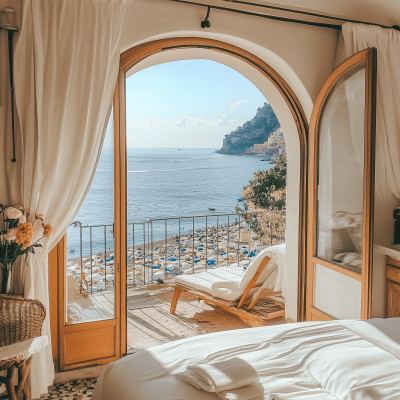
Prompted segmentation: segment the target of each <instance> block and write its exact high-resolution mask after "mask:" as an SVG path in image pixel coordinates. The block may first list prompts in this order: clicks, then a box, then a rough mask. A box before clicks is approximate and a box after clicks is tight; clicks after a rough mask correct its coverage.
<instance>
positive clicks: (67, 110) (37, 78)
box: [15, 0, 129, 398]
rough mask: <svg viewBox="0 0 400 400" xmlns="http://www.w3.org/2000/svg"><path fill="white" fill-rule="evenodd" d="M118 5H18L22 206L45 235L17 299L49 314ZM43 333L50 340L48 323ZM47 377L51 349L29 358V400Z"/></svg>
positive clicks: (98, 125)
mask: <svg viewBox="0 0 400 400" xmlns="http://www.w3.org/2000/svg"><path fill="white" fill-rule="evenodd" d="M128 2H129V1H125V0H119V1H117V0H24V3H23V21H22V28H21V35H20V37H19V39H18V42H17V44H16V49H15V92H16V103H17V109H18V114H19V118H20V124H21V131H22V141H23V143H22V172H21V174H22V179H21V181H22V187H21V192H22V202H23V204H24V206H25V207H26V208H30V210H31V212H32V213H34V212H35V213H37V214H43V215H44V217H45V221H46V222H47V223H50V224H52V226H53V234H52V236H51V238H50V239H49V240H47V241H45V242H44V247H43V249H42V251H41V254H35V255H32V254H30V255H29V259H28V266H27V267H26V268H25V270H24V273H23V275H24V295H25V297H28V298H36V299H38V300H40V301H41V302H42V303H43V304H44V305H45V307H46V309H47V310H48V309H49V296H48V265H47V255H48V252H49V251H50V250H51V248H52V247H54V246H55V245H56V243H57V242H58V241H59V240H60V238H61V237H62V236H63V235H64V233H65V232H66V230H67V228H68V226H69V224H70V223H71V222H72V220H73V218H74V217H75V215H76V214H77V212H78V210H79V208H80V206H81V204H82V202H83V200H84V198H85V196H86V193H87V191H88V189H89V186H90V183H91V181H92V178H93V175H94V171H95V168H96V165H97V161H98V158H99V155H100V150H101V147H102V141H103V138H104V133H105V129H106V125H107V120H108V116H109V112H110V104H111V99H112V95H113V91H114V88H115V82H116V77H117V73H118V66H119V56H120V36H121V26H122V20H123V16H124V11H125V5H126V3H128ZM43 335H48V336H49V338H50V323H49V318H48V317H47V318H46V321H45V323H44V328H43ZM53 378H54V367H53V360H52V354H51V344H50V345H49V346H47V347H46V349H44V350H43V351H41V352H40V353H39V354H37V355H35V356H34V357H33V361H32V373H31V382H32V397H33V398H35V397H39V395H40V394H41V393H45V392H47V387H48V385H51V384H52V382H53Z"/></svg>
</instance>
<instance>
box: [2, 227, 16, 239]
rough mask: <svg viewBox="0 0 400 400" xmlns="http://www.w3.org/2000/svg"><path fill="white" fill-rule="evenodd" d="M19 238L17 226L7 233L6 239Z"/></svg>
mask: <svg viewBox="0 0 400 400" xmlns="http://www.w3.org/2000/svg"><path fill="white" fill-rule="evenodd" d="M16 238H17V228H13V229H10V230H9V231H8V232H7V233H6V234H5V235H4V239H7V240H8V241H10V240H15V239H16Z"/></svg>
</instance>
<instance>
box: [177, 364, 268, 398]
mask: <svg viewBox="0 0 400 400" xmlns="http://www.w3.org/2000/svg"><path fill="white" fill-rule="evenodd" d="M175 377H176V378H178V379H180V380H182V381H184V382H187V383H189V384H191V385H193V386H194V387H196V388H197V389H203V390H205V391H206V392H227V391H231V390H233V389H238V388H243V387H244V386H249V385H252V384H254V383H257V382H258V381H259V380H260V378H259V376H258V374H257V371H256V370H255V369H254V368H253V367H252V366H251V365H250V364H249V363H248V362H247V361H245V360H243V359H241V358H238V357H234V358H231V359H229V360H226V361H220V362H216V363H210V364H197V365H196V364H195V365H189V366H188V367H187V368H186V371H184V372H180V373H177V374H175ZM222 398H226V399H229V398H232V397H222ZM247 398H249V397H247ZM233 399H235V397H233Z"/></svg>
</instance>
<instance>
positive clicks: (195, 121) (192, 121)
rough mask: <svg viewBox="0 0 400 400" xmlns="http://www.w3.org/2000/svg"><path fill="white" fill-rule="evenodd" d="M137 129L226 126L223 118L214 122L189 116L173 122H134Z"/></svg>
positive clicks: (151, 119) (149, 120)
mask: <svg viewBox="0 0 400 400" xmlns="http://www.w3.org/2000/svg"><path fill="white" fill-rule="evenodd" d="M133 122H134V124H135V128H136V129H139V130H144V129H150V128H152V127H156V126H162V125H164V126H165V125H167V126H209V127H218V126H222V125H225V124H224V122H223V119H222V118H216V119H213V120H206V119H203V118H194V117H187V116H179V117H178V118H177V119H176V120H173V121H161V120H159V119H157V118H148V119H147V120H146V122H145V123H142V121H140V120H134V121H133Z"/></svg>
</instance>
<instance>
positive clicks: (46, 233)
mask: <svg viewBox="0 0 400 400" xmlns="http://www.w3.org/2000/svg"><path fill="white" fill-rule="evenodd" d="M42 228H43V236H44V237H46V238H48V237H49V236H50V235H51V232H53V228H52V227H51V225H49V224H47V225H46V224H42Z"/></svg>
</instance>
